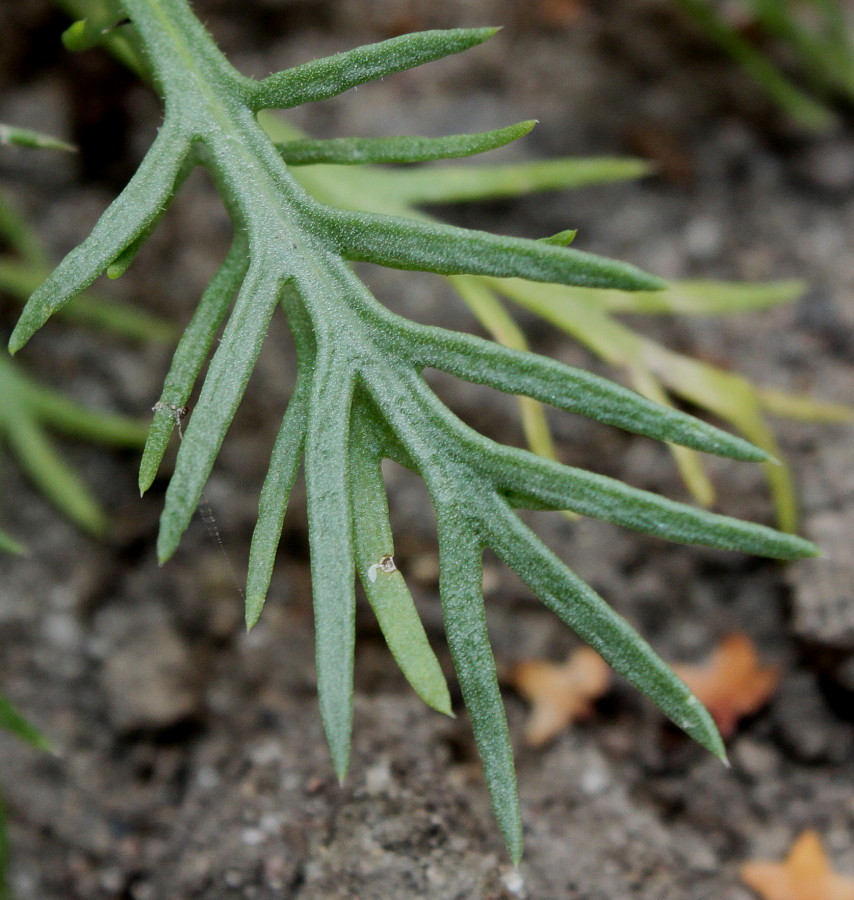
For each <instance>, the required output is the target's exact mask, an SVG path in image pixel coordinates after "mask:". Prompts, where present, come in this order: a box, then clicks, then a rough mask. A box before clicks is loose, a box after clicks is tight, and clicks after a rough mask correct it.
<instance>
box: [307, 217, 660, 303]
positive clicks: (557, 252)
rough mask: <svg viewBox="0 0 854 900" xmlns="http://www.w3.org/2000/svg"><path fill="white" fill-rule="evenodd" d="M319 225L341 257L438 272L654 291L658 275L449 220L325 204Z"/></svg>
mask: <svg viewBox="0 0 854 900" xmlns="http://www.w3.org/2000/svg"><path fill="white" fill-rule="evenodd" d="M320 224H321V227H322V228H323V230H324V231H325V232H326V233H327V234H328V235H329V236H330V237H332V238H333V239H334V240H335V242H336V244H337V248H338V250H339V252H340V253H341V255H342V256H343V257H344V258H345V259H351V260H361V261H364V262H373V263H378V264H379V265H382V266H389V267H390V268H393V269H418V270H420V271H422V272H437V273H439V274H440V275H466V274H469V275H491V276H494V277H498V278H528V279H531V280H534V281H553V282H558V283H560V284H578V285H588V286H590V287H605V286H608V287H619V288H621V289H623V290H629V291H630V290H656V289H657V288H661V287H664V282H663V281H661V280H660V279H658V278H656V277H654V276H652V275H648V274H647V273H645V272H641V270H640V269H637V268H635V267H634V266H632V265H629V264H628V263H622V262H617V261H614V260H606V259H603V258H602V257H600V256H594V255H593V254H591V253H585V252H584V251H582V250H573V249H569V248H564V247H555V246H554V245H552V244H547V243H543V242H542V241H530V240H526V239H524V238H513V237H502V236H501V235H495V234H487V233H485V232H482V231H470V230H468V229H466V228H456V227H454V226H452V225H439V224H435V223H432V222H415V221H412V220H411V219H403V218H396V217H394V216H379V215H375V214H372V213H348V212H343V211H341V210H330V209H327V210H325V211H324V212H323V213H322V214H321V222H320Z"/></svg>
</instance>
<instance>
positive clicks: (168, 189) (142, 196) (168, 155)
mask: <svg viewBox="0 0 854 900" xmlns="http://www.w3.org/2000/svg"><path fill="white" fill-rule="evenodd" d="M188 150H189V146H188V142H187V138H186V136H185V135H184V134H182V132H181V131H180V129H178V128H177V127H175V128H172V127H167V125H165V124H164V126H163V127H162V128H161V130H160V133H159V134H158V135H157V139H156V140H155V142H154V144H152V146H151V149H150V150H149V151H148V154H147V155H146V157H145V159H144V160H143V161H142V163H141V164H140V167H139V169H138V170H137V172H136V174H135V175H134V176H133V178H132V179H131V180H130V183H129V184H128V186H127V187H126V188H125V189H124V191H122V193H121V194H120V195H119V196H118V197H117V198H116V200H114V201H113V202H112V204H111V205H110V207H109V208H108V209H107V211H106V212H105V213H104V214H103V216H101V218H100V219H99V220H98V223H97V225H95V227H94V228H93V229H92V233H91V234H90V235H89V237H88V238H86V240H85V241H84V242H83V243H82V244H81V245H80V246H79V247H78V248H77V249H76V250H72V251H71V253H69V254H68V256H66V257H65V259H64V260H63V261H62V262H61V263H60V264H59V265H58V266H57V268H56V269H55V270H54V272H53V274H52V275H51V276H50V277H49V278H48V279H47V281H45V282H44V284H42V286H41V287H40V288H39V289H38V290H37V291H36V292H35V293H34V294H33V295H32V297H30V299H29V301H28V303H27V305H26V307H25V308H24V312H23V313H22V315H21V318H20V319H19V321H18V324H17V325H16V326H15V330H14V331H13V332H12V336H11V338H10V339H9V349H10V350H11V352H12V353H15V352H16V351H17V350H20V349H21V347H23V346H24V344H25V343H26V342H27V341H28V340H29V339H30V338H31V337H32V336H33V334H34V333H35V332H36V331H38V329H39V328H41V326H42V325H44V323H45V322H46V321H47V320H48V319H49V318H50V316H51V315H53V313H55V312H56V311H57V310H59V309H61V308H62V307H63V306H65V304H66V303H68V301H69V300H70V299H71V298H72V297H74V296H76V295H77V294H79V293H80V292H81V291H82V290H85V289H86V288H87V287H89V285H90V284H91V283H92V282H93V281H94V280H95V279H96V278H97V277H98V276H99V275H100V274H101V273H102V272H104V271H105V270H106V269H107V267H108V266H109V265H110V264H111V263H112V262H113V261H114V260H115V259H116V258H117V257H118V256H119V255H120V254H121V253H122V252H123V251H124V249H125V248H126V247H127V246H128V245H129V244H131V243H133V241H134V240H135V239H136V238H137V237H138V236H139V235H140V234H141V233H143V232H144V231H145V230H146V229H147V228H148V226H149V225H150V224H151V223H152V222H154V221H156V220H157V219H159V218H160V216H161V215H162V214H163V211H164V210H165V209H166V206H167V204H168V201H169V199H170V197H171V196H172V194H173V192H174V189H175V182H176V179H177V178H178V174H179V172H180V170H181V166H182V165H183V161H184V157H185V156H186V154H187V152H188Z"/></svg>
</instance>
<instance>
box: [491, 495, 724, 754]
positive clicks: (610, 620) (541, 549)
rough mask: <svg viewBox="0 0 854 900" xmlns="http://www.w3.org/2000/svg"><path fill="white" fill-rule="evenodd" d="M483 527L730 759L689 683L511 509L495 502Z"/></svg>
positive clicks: (680, 719) (537, 585)
mask: <svg viewBox="0 0 854 900" xmlns="http://www.w3.org/2000/svg"><path fill="white" fill-rule="evenodd" d="M482 526H483V528H484V529H485V532H486V539H487V540H488V542H489V545H490V546H491V547H492V548H493V550H495V552H496V553H497V554H498V556H499V557H500V558H501V559H503V560H504V562H505V563H506V564H507V565H508V566H509V567H510V568H511V569H513V571H515V572H516V574H517V575H518V576H519V577H520V578H521V579H522V580H523V581H524V582H525V583H526V584H527V585H528V587H529V588H530V589H531V590H532V591H533V592H534V593H535V594H536V595H537V596H538V597H539V598H540V599H541V600H542V601H543V603H544V604H545V605H546V606H547V607H548V608H549V609H551V610H552V612H554V613H555V614H556V615H557V616H558V617H559V618H560V619H562V620H563V621H564V622H565V623H566V624H567V625H569V627H570V628H572V630H573V631H574V632H575V633H576V634H577V635H578V636H579V637H580V638H581V639H582V640H583V641H585V643H587V644H589V645H590V646H591V647H592V648H593V649H594V650H595V651H596V652H597V653H598V654H599V655H600V656H601V657H602V658H603V659H604V660H605V661H606V662H607V663H609V665H610V666H611V667H612V668H613V669H614V670H615V671H617V672H619V673H620V674H621V675H622V676H623V677H624V678H626V679H627V680H628V681H630V682H631V683H632V684H634V685H635V687H637V688H638V689H639V690H640V691H642V692H643V693H644V694H646V696H647V697H649V698H650V700H652V702H653V703H655V704H656V705H657V706H658V707H659V708H660V709H661V710H662V711H663V712H664V713H665V715H667V716H668V717H669V718H670V719H672V720H673V722H674V723H675V724H676V725H678V726H679V727H680V728H681V729H682V730H683V731H685V732H686V733H687V734H689V735H690V736H691V737H692V738H694V740H695V741H697V742H698V743H699V744H702V746H704V747H705V748H706V749H707V750H710V751H711V752H712V753H714V754H715V755H716V756H718V757H720V758H721V759H725V758H726V753H725V751H724V746H723V742H722V741H721V739H720V735H719V734H718V731H717V728H715V724H714V722H713V721H712V718H711V716H710V715H709V714H708V712H707V711H706V710H705V709H704V708H703V707H702V706H701V705H700V702H699V701H698V700H697V698H696V697H695V696H694V695H693V694H692V693H691V691H690V690H689V689H688V688H687V687H686V685H685V683H684V682H683V681H681V679H679V678H678V677H677V676H676V675H675V674H674V672H673V670H672V669H671V668H670V667H669V666H668V665H667V664H666V663H664V662H662V660H661V659H660V658H659V657H658V656H657V655H656V654H655V652H654V651H653V650H652V648H651V647H650V646H649V645H648V644H647V643H646V641H644V640H643V638H641V636H640V635H639V634H638V633H637V632H636V631H635V630H634V629H633V628H632V627H631V626H630V625H629V624H628V623H627V622H626V621H625V619H623V618H621V617H620V616H618V615H617V614H616V613H615V612H614V611H613V610H612V609H611V608H610V607H609V606H608V605H607V604H606V603H605V601H604V600H603V599H602V598H601V597H600V596H599V595H598V594H597V593H596V592H595V591H594V590H592V588H590V587H588V585H586V584H585V583H584V582H583V581H582V580H581V579H580V578H578V576H577V575H575V574H574V573H573V572H571V571H570V570H569V569H568V568H567V567H566V566H565V565H564V564H563V563H562V562H561V561H560V560H559V559H558V558H557V557H556V556H555V555H554V554H553V553H552V552H551V550H549V549H548V548H547V547H545V546H544V545H543V544H542V543H541V542H540V540H539V539H538V538H537V537H536V535H535V534H534V533H533V532H532V531H531V530H530V529H529V528H528V527H527V526H526V525H524V524H523V523H522V522H521V521H520V520H519V519H518V517H517V516H516V515H515V514H514V513H513V512H512V511H511V510H510V509H509V507H507V506H506V505H505V504H503V503H502V502H501V501H493V503H492V509H491V510H490V511H489V512H488V513H487V515H485V516H484V519H483V521H482Z"/></svg>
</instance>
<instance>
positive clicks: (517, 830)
mask: <svg viewBox="0 0 854 900" xmlns="http://www.w3.org/2000/svg"><path fill="white" fill-rule="evenodd" d="M448 513H449V514H450V515H449V517H448V518H445V515H443V513H441V512H440V513H439V515H438V528H439V553H440V574H439V583H440V589H441V593H442V608H443V610H444V615H445V631H446V632H447V635H448V648H449V649H450V651H451V656H452V657H453V660H454V669H455V670H456V673H457V678H458V679H459V682H460V689H461V690H462V693H463V699H464V700H465V703H466V709H467V710H468V713H469V716H470V718H471V724H472V730H473V731H474V738H475V741H476V742H477V749H478V751H479V752H480V757H481V759H482V760H483V774H484V777H485V778H486V784H487V787H488V788H489V794H490V798H491V800H492V809H493V811H494V812H495V818H496V819H497V820H498V826H499V828H500V829H501V834H502V835H503V836H504V843H505V844H506V845H507V851H508V852H509V854H510V858H511V859H512V860H513V861H514V862H515V863H518V861H519V860H520V859H521V856H522V816H521V812H520V809H519V795H518V792H517V788H516V772H515V769H514V766H513V748H512V747H511V745H510V733H509V731H508V729H507V717H506V715H505V713H504V704H503V703H502V702H501V692H500V690H499V688H498V676H497V674H496V671H495V660H494V658H493V656H492V648H491V647H490V644H489V634H488V633H487V630H486V614H485V611H484V608H483V598H482V596H481V595H482V591H483V586H482V581H483V572H482V564H481V552H482V551H481V548H480V547H479V546H478V545H477V544H476V543H474V542H473V541H472V540H471V539H470V538H469V539H468V540H466V539H465V538H463V539H462V540H461V539H460V535H459V524H458V522H459V519H464V518H465V512H464V510H461V509H459V508H457V509H454V510H448ZM455 520H456V521H455Z"/></svg>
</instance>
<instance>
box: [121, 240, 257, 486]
mask: <svg viewBox="0 0 854 900" xmlns="http://www.w3.org/2000/svg"><path fill="white" fill-rule="evenodd" d="M248 266H249V256H248V247H247V244H246V240H245V237H244V236H243V235H242V233H240V232H238V233H237V234H236V235H235V238H234V243H233V244H232V247H231V249H230V250H229V252H228V255H227V256H226V258H225V259H224V260H223V262H222V265H221V266H220V267H219V270H218V271H217V273H216V275H214V277H213V278H212V279H211V281H210V283H209V284H208V286H207V288H206V289H205V292H204V294H202V299H201V300H200V301H199V305H198V307H197V308H196V312H195V314H194V315H193V318H192V320H191V321H190V323H189V325H188V326H187V327H186V329H185V330H184V334H183V335H182V336H181V340H180V342H179V343H178V347H177V349H176V350H175V355H174V356H173V357H172V366H171V367H170V369H169V372H168V374H167V375H166V379H165V381H164V382H163V391H162V393H161V395H160V401H159V402H160V404H161V407H160V409H159V414H158V415H155V417H154V420H153V421H152V423H151V429H150V431H149V434H148V440H147V441H146V444H145V450H144V451H143V454H142V462H141V463H140V466H139V491H140V493H141V494H144V493H145V492H146V491H147V490H148V489H149V488H150V487H151V485H152V483H153V482H154V479H155V477H156V475H157V469H158V468H159V467H160V462H161V460H162V459H163V454H164V453H165V452H166V447H167V446H168V444H169V438H170V437H171V434H172V431H173V429H174V418H173V417H172V416H171V415H170V414H169V411H170V410H173V409H180V408H182V407H184V406H185V404H186V403H187V400H188V399H189V397H190V393H191V392H192V390H193V385H194V384H195V383H196V379H197V378H198V376H199V372H200V371H201V370H202V366H203V365H204V362H205V359H206V358H207V355H208V353H209V352H210V348H211V347H212V346H213V342H214V340H215V338H216V335H217V332H218V331H219V329H220V326H221V325H222V323H223V320H224V319H225V316H226V313H227V312H228V307H229V305H230V304H231V300H232V298H233V297H234V294H235V293H236V291H237V290H238V288H239V287H240V284H241V283H242V281H243V279H244V278H245V276H246V270H247V268H248Z"/></svg>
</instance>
